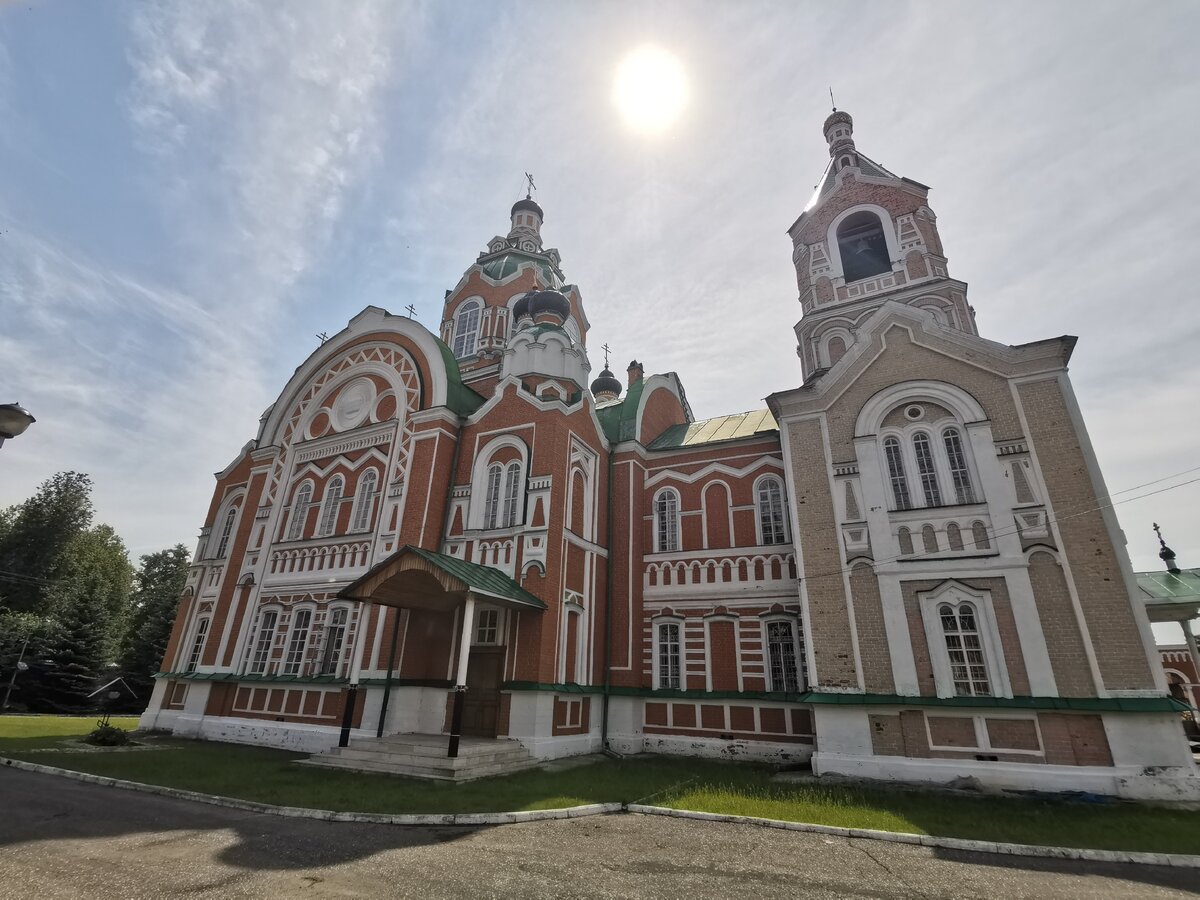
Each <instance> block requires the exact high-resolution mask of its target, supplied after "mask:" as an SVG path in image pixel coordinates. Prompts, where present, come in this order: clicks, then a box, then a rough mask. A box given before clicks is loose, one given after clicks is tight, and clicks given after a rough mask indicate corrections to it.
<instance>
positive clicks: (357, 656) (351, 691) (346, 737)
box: [338, 600, 371, 747]
mask: <svg viewBox="0 0 1200 900" xmlns="http://www.w3.org/2000/svg"><path fill="white" fill-rule="evenodd" d="M370 618H371V603H370V601H368V600H364V601H362V608H361V609H360V610H359V611H358V624H357V626H356V627H355V629H354V646H353V648H352V649H351V651H350V685H349V687H347V688H346V705H345V706H344V707H343V708H342V733H341V735H340V736H339V737H338V746H339V747H346V746H349V744H350V729H351V728H353V727H354V707H355V705H356V704H357V703H358V679H359V678H360V677H361V676H362V643H363V640H364V635H365V633H366V630H367V623H368V621H369V620H370Z"/></svg>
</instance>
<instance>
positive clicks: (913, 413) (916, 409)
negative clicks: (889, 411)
mask: <svg viewBox="0 0 1200 900" xmlns="http://www.w3.org/2000/svg"><path fill="white" fill-rule="evenodd" d="M904 418H906V419H910V420H912V421H913V422H916V421H917V420H918V419H923V418H925V409H924V407H921V406H918V405H917V404H915V403H914V404H913V405H912V406H906V407H904Z"/></svg>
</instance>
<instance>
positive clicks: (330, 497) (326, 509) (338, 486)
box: [317, 475, 346, 537]
mask: <svg viewBox="0 0 1200 900" xmlns="http://www.w3.org/2000/svg"><path fill="white" fill-rule="evenodd" d="M345 484H346V482H345V479H343V478H342V476H341V475H335V476H334V477H333V478H331V479H330V481H329V484H328V485H327V486H326V487H325V499H324V500H323V501H322V502H321V524H320V526H318V528H317V535H318V536H319V537H325V536H326V535H330V534H333V530H334V528H336V527H337V517H338V509H339V508H340V507H341V505H342V490H343V488H344V487H345Z"/></svg>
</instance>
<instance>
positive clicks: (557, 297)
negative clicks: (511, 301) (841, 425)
mask: <svg viewBox="0 0 1200 900" xmlns="http://www.w3.org/2000/svg"><path fill="white" fill-rule="evenodd" d="M524 300H528V301H529V314H530V315H531V316H533V317H534V318H535V319H536V318H537V317H538V316H540V315H541V314H542V313H551V314H552V315H556V316H558V317H559V318H560V319H562V320H563V321H564V322H565V321H566V320H567V317H568V316H569V315H571V301H569V300H568V299H567V298H566V297H564V296H563V295H562V294H560V293H559V292H558V291H538V292H537V293H533V294H526V295H525V296H524V297H522V298H521V300H518V301H517V303H518V304H520V303H521V302H522V301H524ZM514 312H515V310H514Z"/></svg>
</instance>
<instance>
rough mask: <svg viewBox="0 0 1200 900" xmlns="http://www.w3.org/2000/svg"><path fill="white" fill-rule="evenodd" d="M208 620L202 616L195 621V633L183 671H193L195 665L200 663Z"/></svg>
mask: <svg viewBox="0 0 1200 900" xmlns="http://www.w3.org/2000/svg"><path fill="white" fill-rule="evenodd" d="M208 621H209V620H208V619H207V618H204V619H201V620H200V621H199V622H197V623H196V635H195V637H193V638H192V652H191V653H189V654H188V659H187V668H186V670H185V671H188V672H195V671H196V666H198V665H200V653H201V651H203V650H204V638H205V637H206V636H207V635H208Z"/></svg>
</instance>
